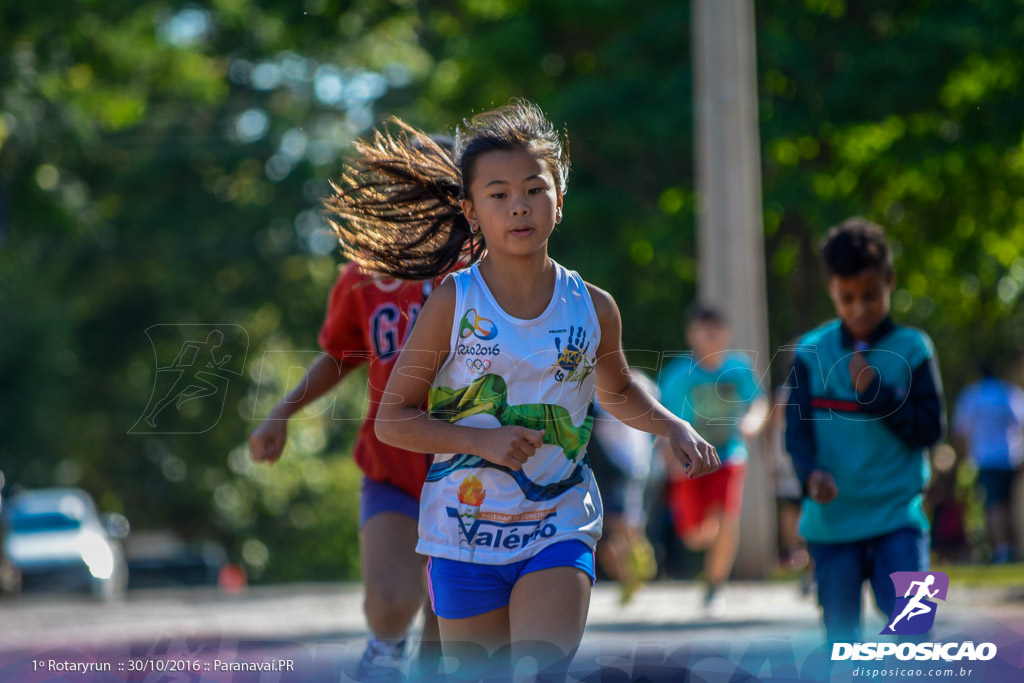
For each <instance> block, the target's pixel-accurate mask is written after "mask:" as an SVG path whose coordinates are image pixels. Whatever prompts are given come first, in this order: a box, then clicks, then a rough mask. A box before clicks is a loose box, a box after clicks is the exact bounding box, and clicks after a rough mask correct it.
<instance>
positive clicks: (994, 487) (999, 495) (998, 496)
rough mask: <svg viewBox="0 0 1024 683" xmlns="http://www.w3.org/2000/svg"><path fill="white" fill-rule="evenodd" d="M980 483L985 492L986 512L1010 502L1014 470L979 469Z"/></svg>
mask: <svg viewBox="0 0 1024 683" xmlns="http://www.w3.org/2000/svg"><path fill="white" fill-rule="evenodd" d="M978 483H979V484H981V488H983V489H984V490H985V510H991V509H992V508H993V507H995V506H996V505H1002V504H1005V503H1009V502H1010V492H1011V491H1012V489H1013V470H997V469H989V468H984V467H981V468H978Z"/></svg>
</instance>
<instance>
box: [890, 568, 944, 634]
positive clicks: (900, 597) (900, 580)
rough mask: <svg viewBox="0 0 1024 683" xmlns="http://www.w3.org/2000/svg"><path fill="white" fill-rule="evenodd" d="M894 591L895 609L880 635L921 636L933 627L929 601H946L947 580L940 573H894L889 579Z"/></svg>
mask: <svg viewBox="0 0 1024 683" xmlns="http://www.w3.org/2000/svg"><path fill="white" fill-rule="evenodd" d="M889 578H890V579H891V580H892V583H893V585H894V586H895V587H896V605H895V606H894V607H893V608H892V614H891V615H889V624H888V625H887V626H886V627H885V628H884V629H882V633H883V634H897V635H908V636H909V635H920V634H922V633H926V632H927V631H928V629H930V628H931V627H932V624H934V623H935V609H936V607H938V605H936V604H935V603H934V602H932V600H945V599H946V593H947V592H948V591H949V577H948V576H946V575H945V574H944V573H943V572H893V573H892V574H890V575H889Z"/></svg>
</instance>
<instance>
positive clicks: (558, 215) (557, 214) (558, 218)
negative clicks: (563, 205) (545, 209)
mask: <svg viewBox="0 0 1024 683" xmlns="http://www.w3.org/2000/svg"><path fill="white" fill-rule="evenodd" d="M561 222H562V210H561V209H558V210H557V211H555V225H558V224H559V223H561Z"/></svg>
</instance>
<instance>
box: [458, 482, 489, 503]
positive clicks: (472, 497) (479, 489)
mask: <svg viewBox="0 0 1024 683" xmlns="http://www.w3.org/2000/svg"><path fill="white" fill-rule="evenodd" d="M458 494H459V502H460V503H462V504H463V505H475V506H480V505H481V504H482V503H483V502H484V498H486V497H487V491H485V490H484V485H483V484H481V483H480V480H479V479H477V478H476V477H474V476H473V475H472V474H471V475H469V476H468V477H466V478H465V479H463V480H462V484H460V485H459V492H458Z"/></svg>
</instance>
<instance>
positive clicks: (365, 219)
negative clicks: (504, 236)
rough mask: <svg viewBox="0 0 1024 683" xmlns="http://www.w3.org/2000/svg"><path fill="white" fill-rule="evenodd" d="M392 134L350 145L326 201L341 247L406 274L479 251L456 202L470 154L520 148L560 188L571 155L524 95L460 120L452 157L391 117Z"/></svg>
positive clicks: (441, 269)
mask: <svg viewBox="0 0 1024 683" xmlns="http://www.w3.org/2000/svg"><path fill="white" fill-rule="evenodd" d="M392 121H393V123H394V124H395V125H396V126H397V127H398V129H399V130H398V131H397V132H390V131H377V132H376V133H375V134H374V135H373V138H372V139H371V140H369V141H359V142H356V144H355V148H356V152H357V153H358V158H357V159H356V161H355V162H354V163H353V164H352V166H351V167H350V168H349V169H348V170H347V171H346V172H345V173H344V175H342V177H341V179H340V180H339V182H338V183H331V186H332V188H333V189H334V194H333V195H331V196H330V197H328V198H327V199H326V200H325V202H324V204H325V208H326V213H327V217H328V220H329V221H330V223H331V226H332V227H333V228H334V233H335V235H337V237H338V239H339V241H340V242H341V249H342V253H343V254H344V255H345V256H346V258H348V259H349V260H351V261H355V262H356V263H358V264H359V265H361V266H363V267H364V268H367V269H369V270H373V271H376V272H378V273H383V274H385V275H390V276H392V277H398V278H402V279H406V280H425V279H430V278H434V277H437V276H438V275H441V274H442V273H446V272H448V271H449V270H452V269H453V268H454V267H456V266H457V265H460V264H465V263H473V262H474V261H476V260H477V259H479V258H480V257H481V256H482V255H483V252H484V248H485V247H484V241H483V237H482V235H480V234H477V235H474V234H473V233H472V232H471V231H470V226H469V223H468V222H467V221H466V217H465V216H464V215H463V213H462V205H461V203H460V200H461V199H463V198H464V197H465V196H466V188H467V187H468V186H469V183H470V182H471V181H472V175H473V170H474V167H475V165H476V161H477V159H479V158H480V156H481V155H482V154H484V153H486V152H490V151H495V150H518V149H524V150H528V151H530V152H533V153H535V154H537V155H538V156H539V157H540V158H541V159H543V160H544V161H545V163H547V164H548V166H549V168H550V169H551V175H552V176H554V179H555V183H556V185H557V187H558V191H559V192H562V193H564V192H565V186H566V181H567V179H568V170H569V159H568V153H567V152H566V150H565V147H564V146H563V142H562V139H561V138H560V136H559V135H558V133H557V132H556V131H555V129H554V126H553V125H552V124H551V122H550V121H548V120H547V118H546V117H545V116H544V113H543V112H542V111H541V110H540V108H539V107H537V105H535V104H532V103H530V102H526V101H525V100H517V101H514V102H513V103H512V104H509V105H506V106H504V107H499V108H498V109H494V110H492V111H488V112H484V113H482V114H477V115H476V116H474V117H472V118H471V119H468V120H464V121H463V122H462V124H461V125H460V126H459V127H458V129H457V131H456V134H455V141H454V154H451V153H449V152H448V151H447V150H445V149H444V147H443V146H442V145H441V144H438V141H437V140H435V139H432V138H431V137H430V136H428V135H426V134H425V133H423V132H422V131H419V130H417V129H415V128H413V127H412V126H410V125H408V124H406V123H404V122H403V121H401V120H399V119H393V120H392Z"/></svg>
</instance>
